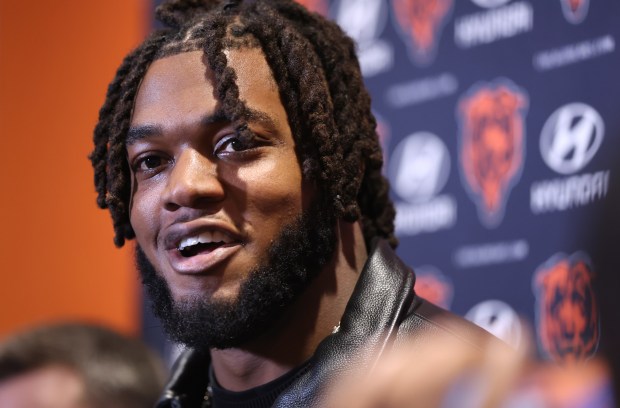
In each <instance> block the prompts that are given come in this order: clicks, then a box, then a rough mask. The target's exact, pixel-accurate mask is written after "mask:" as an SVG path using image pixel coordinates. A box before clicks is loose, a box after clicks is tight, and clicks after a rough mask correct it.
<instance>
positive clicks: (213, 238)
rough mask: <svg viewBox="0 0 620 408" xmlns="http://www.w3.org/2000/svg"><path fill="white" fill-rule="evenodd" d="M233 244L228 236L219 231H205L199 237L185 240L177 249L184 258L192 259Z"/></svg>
mask: <svg viewBox="0 0 620 408" xmlns="http://www.w3.org/2000/svg"><path fill="white" fill-rule="evenodd" d="M231 243H232V240H231V239H230V238H229V237H228V236H227V235H226V234H223V233H221V232H217V231H205V232H202V233H201V234H198V235H194V236H189V237H186V238H183V239H182V240H181V241H180V242H179V245H178V247H177V249H178V251H179V254H181V256H182V257H184V258H191V257H193V256H196V255H200V254H207V253H210V252H213V251H215V250H216V249H218V248H220V247H222V246H225V245H227V244H231Z"/></svg>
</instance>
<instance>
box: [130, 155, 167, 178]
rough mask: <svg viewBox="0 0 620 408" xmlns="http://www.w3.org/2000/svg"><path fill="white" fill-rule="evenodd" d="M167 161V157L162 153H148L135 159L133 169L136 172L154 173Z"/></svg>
mask: <svg viewBox="0 0 620 408" xmlns="http://www.w3.org/2000/svg"><path fill="white" fill-rule="evenodd" d="M166 163H167V161H166V159H165V158H163V157H162V156H160V155H156V154H146V155H143V156H141V157H138V159H137V160H135V162H134V165H133V171H134V172H136V173H153V172H156V171H158V170H159V169H161V168H162V167H163V166H164V165H165V164H166Z"/></svg>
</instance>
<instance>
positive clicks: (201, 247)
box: [179, 242, 224, 258]
mask: <svg viewBox="0 0 620 408" xmlns="http://www.w3.org/2000/svg"><path fill="white" fill-rule="evenodd" d="M222 245H224V242H209V243H199V244H196V245H191V246H189V247H186V248H183V249H181V248H179V253H180V254H181V256H182V257H184V258H191V257H192V256H196V255H199V254H205V253H209V252H213V251H215V250H216V249H217V248H219V247H221V246H222Z"/></svg>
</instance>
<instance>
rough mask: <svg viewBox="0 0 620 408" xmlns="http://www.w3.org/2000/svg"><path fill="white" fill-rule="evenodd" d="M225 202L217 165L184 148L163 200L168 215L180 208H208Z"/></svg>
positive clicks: (194, 151) (190, 149) (174, 167)
mask: <svg viewBox="0 0 620 408" xmlns="http://www.w3.org/2000/svg"><path fill="white" fill-rule="evenodd" d="M223 198H224V187H223V185H222V183H221V181H220V180H219V178H218V175H217V167H216V164H215V163H213V161H212V160H210V159H209V158H208V157H205V155H203V154H202V153H200V152H199V151H198V150H196V149H192V148H187V149H185V150H183V152H182V153H181V154H180V155H179V156H178V157H177V158H176V160H175V162H174V165H173V167H172V170H171V172H170V174H169V177H168V180H167V183H166V187H165V189H164V191H163V196H162V200H163V203H164V206H165V207H166V209H167V210H169V211H174V210H176V209H178V208H180V207H187V208H200V209H204V208H208V207H210V206H213V205H214V203H218V202H220V201H221V200H222V199H223Z"/></svg>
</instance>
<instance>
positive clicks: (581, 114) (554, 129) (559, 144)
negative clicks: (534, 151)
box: [540, 103, 605, 174]
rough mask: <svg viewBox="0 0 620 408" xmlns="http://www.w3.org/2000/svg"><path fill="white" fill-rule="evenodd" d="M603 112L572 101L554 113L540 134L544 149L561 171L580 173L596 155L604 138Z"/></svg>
mask: <svg viewBox="0 0 620 408" xmlns="http://www.w3.org/2000/svg"><path fill="white" fill-rule="evenodd" d="M604 134H605V125H604V123H603V119H602V118H601V115H599V113H598V112H597V111H596V110H595V109H594V108H592V107H591V106H589V105H586V104H585V103H570V104H567V105H564V106H562V107H561V108H559V109H557V110H556V111H555V112H553V113H552V114H551V116H550V117H549V119H547V121H546V122H545V125H544V126H543V129H542V133H541V135H540V153H541V155H542V158H543V160H544V161H545V163H547V165H548V166H549V167H550V168H551V169H552V170H555V171H556V172H558V173H560V174H572V173H576V172H578V171H579V170H581V169H582V168H584V167H585V166H586V165H587V164H588V163H589V162H590V160H592V158H593V157H594V155H595V154H596V152H597V151H598V149H599V148H600V147H601V143H602V142H603V136H604Z"/></svg>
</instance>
